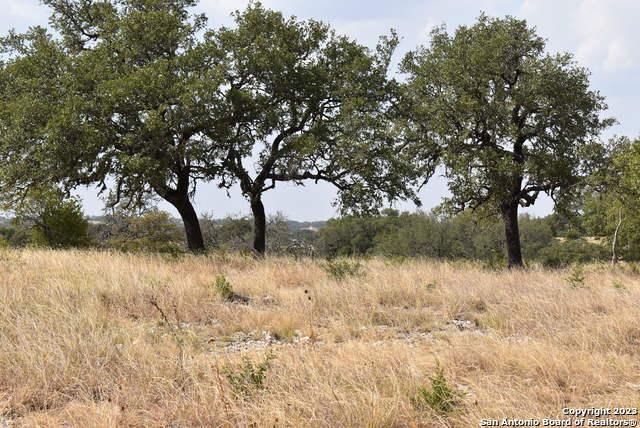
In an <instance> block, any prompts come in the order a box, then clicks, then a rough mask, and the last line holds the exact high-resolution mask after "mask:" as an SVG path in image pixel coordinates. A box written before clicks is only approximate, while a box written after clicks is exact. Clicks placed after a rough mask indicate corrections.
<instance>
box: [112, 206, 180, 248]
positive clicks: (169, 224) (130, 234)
mask: <svg viewBox="0 0 640 428" xmlns="http://www.w3.org/2000/svg"><path fill="white" fill-rule="evenodd" d="M182 235H183V234H182V231H181V230H180V227H179V226H178V225H177V224H176V223H175V222H174V221H173V220H172V219H171V216H170V215H169V214H168V213H166V212H164V211H151V212H148V213H146V214H143V215H142V216H140V217H129V218H124V219H122V224H120V225H119V227H118V229H117V230H116V233H115V234H114V235H112V236H110V237H109V238H108V239H107V246H108V247H110V248H115V249H117V250H120V251H126V252H146V251H148V252H155V253H169V254H177V253H180V252H181V251H183V236H182Z"/></svg>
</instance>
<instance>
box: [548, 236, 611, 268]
mask: <svg viewBox="0 0 640 428" xmlns="http://www.w3.org/2000/svg"><path fill="white" fill-rule="evenodd" d="M608 258H609V252H608V250H607V249H606V248H604V247H603V246H602V245H598V244H593V243H591V242H587V241H585V240H584V239H571V240H564V241H559V240H557V241H555V242H554V243H553V244H551V245H550V246H548V247H545V248H543V249H542V250H540V251H539V252H538V260H539V261H540V262H541V263H542V264H543V265H544V266H546V267H552V268H560V267H565V266H569V265H571V264H573V263H583V264H584V263H590V262H594V261H602V260H606V259H608Z"/></svg>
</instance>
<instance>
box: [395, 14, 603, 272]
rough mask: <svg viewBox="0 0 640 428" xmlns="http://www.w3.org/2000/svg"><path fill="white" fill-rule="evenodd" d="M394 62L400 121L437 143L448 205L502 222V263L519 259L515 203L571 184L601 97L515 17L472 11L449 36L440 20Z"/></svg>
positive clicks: (595, 150) (598, 125) (583, 74)
mask: <svg viewBox="0 0 640 428" xmlns="http://www.w3.org/2000/svg"><path fill="white" fill-rule="evenodd" d="M401 69H402V71H403V72H405V73H406V74H407V75H408V80H407V84H406V88H405V94H406V99H407V100H408V102H409V103H410V106H411V109H410V119H411V123H413V126H414V128H416V129H419V130H421V132H420V133H421V134H422V136H423V139H424V140H434V141H436V142H437V145H438V147H439V153H440V155H441V160H442V162H443V164H444V167H445V176H446V177H447V178H448V179H449V189H450V191H451V194H452V196H451V197H450V198H449V199H448V200H447V201H446V204H447V206H448V207H449V208H452V209H453V210H463V209H466V208H471V209H474V210H475V209H478V208H480V207H482V209H484V210H487V211H488V212H490V213H495V214H496V215H499V216H501V217H502V219H503V220H504V225H505V235H506V245H507V253H508V264H509V266H512V267H514V266H522V255H521V250H520V242H519V231H518V207H520V206H522V207H527V206H531V205H533V204H534V203H535V202H536V200H537V198H538V195H539V194H540V193H546V194H547V195H549V196H551V197H552V198H557V197H559V196H560V195H561V194H562V193H563V192H566V191H568V190H569V189H571V188H572V186H575V185H576V184H577V183H578V181H579V180H580V177H583V176H584V175H585V174H586V172H587V170H586V167H588V166H589V161H590V160H592V158H593V156H597V155H598V154H599V153H601V152H602V151H601V150H600V144H599V142H598V141H597V137H598V134H599V133H600V132H601V131H602V130H603V129H605V128H606V127H607V126H609V125H610V124H611V123H612V120H610V119H602V118H601V117H600V113H601V112H602V111H603V110H604V109H605V108H606V105H605V103H604V99H603V97H602V96H601V95H599V93H598V92H596V91H592V90H591V89H590V88H589V72H588V71H587V70H586V69H584V68H582V67H579V66H578V65H576V63H575V61H574V60H573V57H572V55H571V54H549V53H546V52H545V41H544V40H543V39H542V38H541V37H539V36H538V35H536V32H535V29H534V28H531V27H528V26H527V23H526V22H525V21H523V20H518V19H515V18H512V17H506V18H502V19H499V18H490V17H488V16H486V15H481V16H480V17H479V19H478V21H477V22H476V23H475V24H473V25H471V26H461V27H459V28H457V29H456V31H455V33H454V34H453V35H450V34H449V33H447V31H446V29H445V28H444V27H438V28H436V29H435V30H434V31H433V32H432V33H431V41H430V44H429V45H428V46H426V47H421V48H419V49H417V50H415V51H413V52H410V53H408V54H407V55H406V56H405V58H404V60H403V62H402V66H401Z"/></svg>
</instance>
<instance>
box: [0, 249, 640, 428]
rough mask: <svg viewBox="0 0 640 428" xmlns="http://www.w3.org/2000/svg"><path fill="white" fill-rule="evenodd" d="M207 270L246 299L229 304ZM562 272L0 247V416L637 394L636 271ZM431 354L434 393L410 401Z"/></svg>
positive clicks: (79, 417)
mask: <svg viewBox="0 0 640 428" xmlns="http://www.w3.org/2000/svg"><path fill="white" fill-rule="evenodd" d="M219 275H224V277H225V278H226V279H227V280H228V283H229V284H231V286H232V287H233V291H234V292H236V293H238V294H240V295H243V296H248V297H250V298H251V302H250V303H249V304H241V303H234V302H226V301H225V300H224V298H223V296H222V295H221V293H220V292H219V288H220V287H216V285H215V282H216V278H217V277H218V276H219ZM569 275H570V271H568V270H564V271H563V270H560V271H548V270H543V269H531V270H527V271H513V272H509V271H502V272H495V271H490V270H483V269H482V268H481V267H480V266H476V265H473V264H470V263H467V264H464V263H437V262H428V261H408V262H404V263H400V262H398V261H396V262H395V263H394V262H391V261H385V260H376V259H374V260H369V261H366V262H363V265H362V273H361V274H360V275H355V276H350V277H347V278H344V279H342V280H339V279H335V278H332V277H331V276H330V275H328V274H327V272H326V271H325V270H324V269H323V262H321V261H313V260H298V261H296V260H293V259H275V258H274V259H267V260H265V261H257V260H253V259H250V258H242V257H239V256H238V257H224V256H184V257H179V258H166V257H161V256H155V255H123V254H111V253H100V252H74V251H66V252H63V251H59V252H56V251H39V250H38V251H37V250H24V251H10V250H5V251H2V252H0V427H1V426H11V427H22V426H25V427H38V426H40V427H57V426H67V427H85V428H88V427H116V426H117V427H121V426H122V427H172V428H185V427H235V426H239V427H419V426H423V427H473V426H478V425H479V423H480V420H481V419H501V418H503V417H507V418H518V419H527V418H554V417H556V418H561V417H563V416H562V409H563V408H566V407H570V408H586V407H609V408H614V407H635V408H637V407H640V273H638V271H637V269H635V268H634V267H633V266H620V267H617V268H616V269H613V268H611V267H609V266H604V265H603V266H595V265H594V266H587V267H586V268H585V270H584V277H585V278H584V281H583V282H581V281H579V279H578V280H574V281H573V283H572V282H571V281H568V280H567V279H566V278H567V277H568V276H569ZM574 276H578V277H579V276H580V275H574ZM267 355H272V357H273V358H272V359H271V364H270V366H269V367H268V369H266V371H261V370H260V363H262V362H264V361H268V359H266V356H267ZM247 361H251V362H253V365H252V366H250V367H245V366H246V365H247ZM265 368H266V367H265ZM439 369H440V370H441V372H442V374H443V375H444V378H445V380H446V385H447V388H450V391H451V394H452V395H451V397H454V399H452V400H451V401H450V402H447V403H446V404H450V406H445V407H448V408H447V409H443V408H438V407H437V406H429V405H428V404H425V400H422V401H421V400H420V399H416V397H418V396H419V394H418V392H419V391H420V390H422V391H423V392H426V395H429V394H430V393H431V388H432V381H431V380H430V378H433V377H434V376H435V375H436V374H437V373H438V370H439ZM243 375H247V376H243ZM249 375H254V376H253V377H250V376H249ZM261 375H264V376H261ZM261 387H262V388H261ZM445 389H446V388H445ZM431 396H432V395H431ZM563 418H566V416H565V417H563Z"/></svg>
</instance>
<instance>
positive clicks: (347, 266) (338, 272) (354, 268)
mask: <svg viewBox="0 0 640 428" xmlns="http://www.w3.org/2000/svg"><path fill="white" fill-rule="evenodd" d="M322 270H324V271H325V272H326V273H327V275H329V276H330V277H331V278H333V279H335V280H336V281H342V280H343V279H346V278H348V277H352V276H359V275H362V274H363V272H362V264H360V263H359V262H356V261H349V260H344V259H343V260H328V261H327V262H326V263H325V264H323V265H322Z"/></svg>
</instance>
